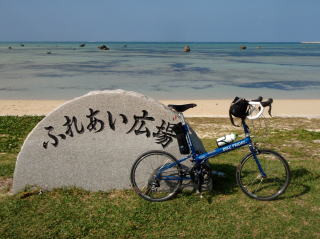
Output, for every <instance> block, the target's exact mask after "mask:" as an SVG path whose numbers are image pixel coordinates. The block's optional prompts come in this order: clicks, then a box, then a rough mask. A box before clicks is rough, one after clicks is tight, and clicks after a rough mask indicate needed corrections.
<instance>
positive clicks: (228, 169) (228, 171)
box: [182, 164, 238, 203]
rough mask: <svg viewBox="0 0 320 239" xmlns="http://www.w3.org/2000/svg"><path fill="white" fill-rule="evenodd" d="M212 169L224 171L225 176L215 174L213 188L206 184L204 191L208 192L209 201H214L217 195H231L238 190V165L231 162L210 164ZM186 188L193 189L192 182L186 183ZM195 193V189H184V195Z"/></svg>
mask: <svg viewBox="0 0 320 239" xmlns="http://www.w3.org/2000/svg"><path fill="white" fill-rule="evenodd" d="M210 166H211V169H212V170H214V171H218V172H223V173H224V174H225V176H223V177H222V176H217V175H213V177H212V179H213V185H212V188H211V189H209V188H207V186H206V185H204V188H203V192H205V193H206V197H205V198H206V199H207V200H208V203H212V201H213V198H214V197H215V196H217V195H220V194H223V195H229V194H233V193H235V192H236V190H237V187H238V186H237V183H236V167H235V166H233V165H231V164H210ZM184 188H185V189H193V185H192V183H191V182H188V183H186V184H184ZM194 194H195V190H183V192H182V195H183V196H186V197H188V196H191V195H194Z"/></svg>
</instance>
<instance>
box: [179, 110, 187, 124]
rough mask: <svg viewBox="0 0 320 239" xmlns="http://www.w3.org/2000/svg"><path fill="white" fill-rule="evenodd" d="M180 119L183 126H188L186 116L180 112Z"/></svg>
mask: <svg viewBox="0 0 320 239" xmlns="http://www.w3.org/2000/svg"><path fill="white" fill-rule="evenodd" d="M178 117H179V118H180V119H181V123H182V125H185V124H186V121H185V119H184V115H183V113H182V112H179V113H178Z"/></svg>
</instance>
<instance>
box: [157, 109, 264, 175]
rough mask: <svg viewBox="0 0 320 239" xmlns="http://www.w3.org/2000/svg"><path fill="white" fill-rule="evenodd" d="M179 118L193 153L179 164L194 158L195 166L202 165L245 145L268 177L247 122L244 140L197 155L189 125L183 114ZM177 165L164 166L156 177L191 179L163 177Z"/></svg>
mask: <svg viewBox="0 0 320 239" xmlns="http://www.w3.org/2000/svg"><path fill="white" fill-rule="evenodd" d="M179 117H180V118H181V120H182V125H183V127H184V131H185V135H186V139H187V142H188V146H189V148H190V151H191V153H190V154H189V155H188V156H186V157H184V158H182V159H179V160H177V163H179V164H180V163H182V162H183V161H186V160H187V159H190V158H192V161H193V162H194V163H195V164H202V163H204V162H206V161H207V160H208V159H209V158H212V157H215V156H217V155H219V154H222V153H227V152H230V151H232V150H235V149H238V148H241V147H243V146H245V145H249V149H250V152H251V153H252V155H253V158H254V160H255V162H256V164H257V166H258V169H259V171H260V173H261V176H262V177H264V178H265V177H267V175H266V174H265V172H264V171H263V169H262V167H261V164H260V162H259V160H258V157H257V154H258V151H257V150H256V149H255V147H254V144H253V142H252V140H251V137H250V131H249V127H248V126H247V124H246V122H245V120H242V127H243V130H244V132H245V136H246V137H245V138H244V139H241V140H239V141H236V142H233V143H231V144H228V145H226V146H223V147H219V148H216V149H214V150H213V151H210V152H206V153H203V154H197V153H196V151H195V148H194V146H193V144H192V141H191V137H190V134H191V132H190V129H189V126H188V124H186V122H185V120H184V117H183V114H182V113H179ZM177 163H170V164H166V165H164V166H163V167H161V168H160V169H159V171H158V173H157V176H156V177H157V178H159V179H161V180H188V179H190V177H179V176H170V175H168V176H164V175H161V173H162V172H164V171H165V170H167V169H169V168H172V167H174V166H176V164H177Z"/></svg>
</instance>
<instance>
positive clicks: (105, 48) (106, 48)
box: [98, 45, 110, 51]
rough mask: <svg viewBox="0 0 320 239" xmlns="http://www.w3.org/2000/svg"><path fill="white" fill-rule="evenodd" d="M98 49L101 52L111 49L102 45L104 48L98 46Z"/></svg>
mask: <svg viewBox="0 0 320 239" xmlns="http://www.w3.org/2000/svg"><path fill="white" fill-rule="evenodd" d="M98 48H99V49H100V50H105V51H106V50H110V48H109V47H107V46H106V45H102V46H98Z"/></svg>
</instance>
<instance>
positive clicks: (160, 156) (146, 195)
mask: <svg viewBox="0 0 320 239" xmlns="http://www.w3.org/2000/svg"><path fill="white" fill-rule="evenodd" d="M169 163H173V165H174V166H173V167H170V168H169V169H168V170H165V171H163V172H162V173H161V175H160V178H159V177H158V176H157V174H158V170H159V169H160V168H162V167H163V166H164V165H168V164H169ZM149 166H151V167H149ZM181 176H182V168H181V165H180V164H179V163H178V161H177V159H176V158H175V157H174V156H173V155H171V154H169V153H167V152H165V151H158V150H152V151H148V152H146V153H144V154H142V155H140V156H139V157H138V158H137V159H136V161H135V162H134V164H133V165H132V168H131V173H130V181H131V185H132V187H133V189H134V191H135V192H136V193H137V194H138V195H139V196H140V197H142V198H143V199H145V200H148V201H151V202H162V201H166V200H169V199H171V198H173V197H174V196H175V195H176V194H177V193H178V191H179V189H180V187H181V184H182V179H181ZM161 177H163V178H161ZM170 177H171V178H170ZM169 178H170V180H168V179H169ZM166 179H167V180H166ZM171 179H172V180H171Z"/></svg>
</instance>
